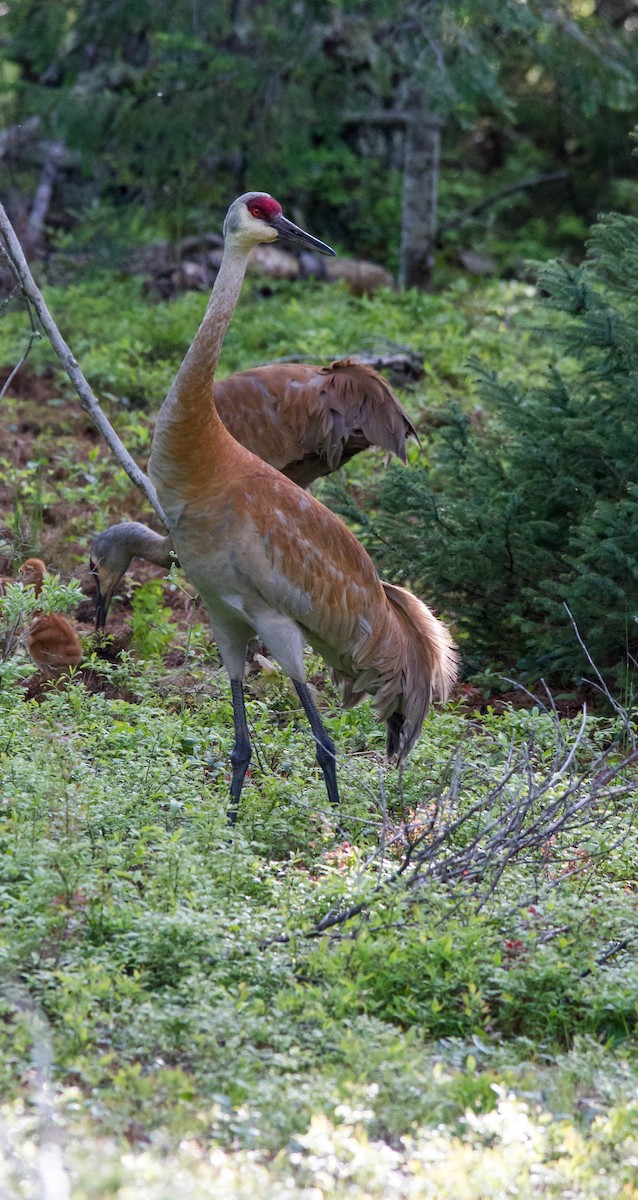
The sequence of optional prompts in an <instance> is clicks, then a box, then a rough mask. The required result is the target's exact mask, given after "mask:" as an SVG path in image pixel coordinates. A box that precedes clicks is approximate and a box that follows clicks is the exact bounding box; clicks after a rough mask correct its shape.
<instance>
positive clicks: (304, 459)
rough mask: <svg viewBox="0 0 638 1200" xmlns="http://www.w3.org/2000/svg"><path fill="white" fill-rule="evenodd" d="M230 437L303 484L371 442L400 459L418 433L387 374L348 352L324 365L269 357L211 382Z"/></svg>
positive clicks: (326, 471)
mask: <svg viewBox="0 0 638 1200" xmlns="http://www.w3.org/2000/svg"><path fill="white" fill-rule="evenodd" d="M215 402H216V404H217V409H218V412H219V415H220V417H221V419H222V421H223V422H224V425H225V426H226V428H227V429H228V430H229V431H230V432H231V433H232V435H233V437H234V438H236V439H237V441H238V442H241V444H242V445H243V446H245V447H246V448H247V449H248V450H251V451H252V453H253V454H257V455H258V456H259V457H260V458H262V459H263V460H264V461H265V462H268V463H270V465H271V466H273V467H276V468H277V469H278V470H280V471H282V472H283V473H284V474H285V475H287V476H288V478H290V479H292V480H293V481H294V482H295V483H297V484H299V485H300V486H301V487H308V485H309V484H310V483H312V482H313V480H314V479H318V478H319V477H320V476H322V475H328V474H329V473H330V472H331V471H335V470H337V469H338V467H340V466H341V465H342V464H343V463H345V462H348V461H349V459H350V458H352V457H353V455H355V454H358V453H359V452H360V451H361V450H366V449H367V448H368V447H369V446H380V447H381V448H382V449H384V450H388V451H391V452H392V453H393V454H396V455H397V456H398V457H399V458H400V459H401V460H402V461H405V444H406V439H407V438H408V437H409V436H410V435H413V436H415V437H416V432H415V430H414V427H413V425H412V422H411V421H410V418H409V417H408V415H407V413H406V412H405V410H404V409H403V408H402V406H401V404H400V403H399V401H398V400H397V398H396V396H395V395H394V392H393V391H392V389H391V387H390V386H389V384H388V383H386V381H385V379H383V377H382V376H381V375H379V374H378V373H377V372H376V371H374V370H373V369H372V368H371V367H367V366H366V365H365V364H363V363H358V362H356V361H355V360H353V359H339V360H337V361H335V362H333V363H331V365H330V366H328V367H316V366H308V365H306V364H303V363H273V364H270V365H267V366H263V367H255V368H253V369H252V370H249V371H240V372H239V373H237V374H235V375H231V376H228V377H227V378H226V379H222V380H220V381H216V382H215Z"/></svg>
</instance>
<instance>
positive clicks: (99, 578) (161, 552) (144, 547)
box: [91, 521, 177, 629]
mask: <svg viewBox="0 0 638 1200" xmlns="http://www.w3.org/2000/svg"><path fill="white" fill-rule="evenodd" d="M132 558H143V559H145V560H146V562H151V563H155V565H156V566H157V567H166V568H168V567H170V566H171V563H174V562H175V563H176V562H177V555H176V554H175V552H174V550H173V541H172V538H171V536H170V534H167V535H166V536H162V534H161V533H155V531H154V530H153V529H149V528H148V525H142V523H141V522H140V521H122V522H121V523H120V524H119V525H110V526H109V528H108V529H103V530H102V532H101V533H96V534H95V536H94V538H93V540H92V542H91V571H92V572H93V574H94V576H95V585H96V602H95V628H96V629H104V626H105V624H106V617H107V613H108V611H109V606H110V603H111V600H112V599H113V595H114V592H115V589H116V588H117V586H118V584H119V582H120V580H121V578H122V576H123V575H124V574H125V572H126V571H128V568H129V566H130V562H131V559H132Z"/></svg>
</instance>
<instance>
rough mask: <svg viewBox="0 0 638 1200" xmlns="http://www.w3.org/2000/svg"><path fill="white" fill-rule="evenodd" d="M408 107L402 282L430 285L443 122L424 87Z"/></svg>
mask: <svg viewBox="0 0 638 1200" xmlns="http://www.w3.org/2000/svg"><path fill="white" fill-rule="evenodd" d="M406 109H407V112H406V126H405V158H404V166H403V213H402V219H401V259H400V267H399V284H400V286H401V287H405V288H410V287H416V288H427V287H428V286H429V284H430V281H431V278H432V270H433V268H434V254H435V245H436V219H437V203H438V190H439V163H440V158H441V127H442V121H441V120H440V118H439V117H433V116H432V115H431V114H430V112H429V111H428V105H427V99H426V95H425V92H424V91H423V89H422V88H414V89H413V90H412V91H411V92H410V95H409V97H408V104H407V106H406Z"/></svg>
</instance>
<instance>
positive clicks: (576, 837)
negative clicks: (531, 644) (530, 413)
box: [0, 280, 638, 1200]
mask: <svg viewBox="0 0 638 1200" xmlns="http://www.w3.org/2000/svg"><path fill="white" fill-rule="evenodd" d="M309 298H310V299H309ZM49 301H50V304H51V307H52V309H53V311H54V312H55V314H56V316H57V317H59V319H60V320H61V321H62V322H63V323H65V326H64V328H65V332H66V333H67V334H68V336H69V338H70V340H71V341H72V344H73V349H74V351H75V353H76V355H77V356H78V358H79V359H80V361H81V363H82V366H83V368H84V370H85V372H86V374H87V375H88V376H89V377H90V378H91V380H92V382H93V383H94V385H95V386H96V389H97V390H98V391H100V393H101V394H102V395H105V394H106V402H107V405H108V406H109V411H110V414H111V415H112V416H113V418H114V420H115V423H116V424H117V427H118V431H119V432H120V433H121V435H122V436H123V437H124V440H125V441H126V442H127V444H128V445H129V447H130V448H131V449H132V450H133V452H134V453H135V454H136V455H137V456H138V457H139V458H140V460H141V461H142V462H143V461H144V458H145V454H146V451H147V449H148V445H149V442H150V435H151V427H152V419H153V413H154V411H155V408H156V398H157V397H158V396H159V395H160V394H162V393H163V392H164V390H165V388H166V385H167V383H168V381H169V379H170V375H171V373H172V371H173V370H174V367H175V365H176V363H177V360H178V359H179V356H180V354H181V351H182V350H183V347H184V346H185V344H186V343H187V342H188V341H189V340H190V338H191V337H192V333H193V329H194V326H195V324H196V321H197V320H198V319H199V316H200V315H201V311H202V308H203V298H202V297H201V296H192V295H191V296H184V297H181V298H180V299H179V300H177V301H175V302H174V304H172V305H163V306H155V307H152V306H150V305H149V304H148V302H147V301H146V300H144V299H143V297H142V293H141V289H140V287H139V285H138V284H137V283H134V282H131V281H124V282H122V281H118V280H112V281H110V285H109V286H108V287H107V286H105V284H104V282H101V283H98V284H95V285H89V286H88V287H82V288H81V287H79V286H78V288H76V289H74V288H68V289H66V290H65V292H64V293H61V292H60V293H56V292H55V291H54V290H53V289H52V290H51V293H50V295H49ZM526 303H527V298H526V294H525V290H524V289H522V288H521V287H520V286H519V285H494V284H491V285H487V286H482V287H481V288H477V289H472V288H471V287H469V286H468V285H467V284H466V283H463V284H460V285H458V286H457V287H456V288H455V289H452V290H451V291H450V292H449V293H447V294H446V295H445V296H442V297H441V296H439V297H436V296H419V295H416V294H412V293H410V294H408V295H403V296H399V295H396V296H395V295H390V294H386V295H384V296H380V297H377V298H374V299H372V300H369V301H355V300H353V299H352V298H351V297H349V296H348V295H347V294H346V293H345V292H343V291H341V290H340V289H339V288H332V289H325V290H322V289H321V288H319V287H313V288H312V289H310V290H309V291H306V292H305V293H304V294H303V296H302V294H301V292H300V290H298V289H296V288H293V287H289V286H288V285H285V286H281V287H280V286H278V285H276V286H275V287H274V288H273V294H272V295H271V296H270V297H269V299H268V301H267V302H266V301H260V302H257V303H255V302H254V297H253V298H252V300H251V299H250V298H249V297H248V296H247V297H246V298H245V300H244V302H243V303H242V306H241V307H240V310H239V312H238V314H237V319H236V321H235V322H234V324H233V326H232V329H231V332H230V335H229V338H228V342H227V346H226V348H225V369H226V370H232V369H237V368H239V367H242V366H246V365H248V364H250V363H254V362H256V361H260V360H265V359H271V358H275V357H277V356H278V355H282V354H290V353H293V352H296V353H300V354H304V355H306V356H308V357H309V358H317V359H325V358H329V357H330V356H332V355H335V354H342V353H347V352H352V351H353V350H357V349H361V348H364V347H365V345H366V341H367V342H370V341H374V340H375V338H377V337H378V335H379V332H380V331H382V332H383V334H384V335H385V336H386V337H389V338H391V339H392V340H393V341H396V342H404V343H406V344H409V345H410V346H412V347H413V348H415V349H417V350H421V351H423V352H424V353H425V357H426V375H425V378H424V381H423V382H422V383H421V384H419V385H417V386H416V387H415V389H414V390H413V391H412V392H411V393H408V394H406V395H405V396H403V397H402V399H403V400H404V401H405V403H406V406H407V407H408V408H409V411H410V413H411V415H413V416H414V417H415V420H416V422H417V424H418V425H419V428H420V431H421V433H422V435H423V436H422V441H423V443H424V447H425V452H426V453H427V429H428V422H429V421H431V420H432V419H435V416H434V418H433V413H434V414H435V412H436V409H437V406H439V405H441V404H442V403H443V401H444V400H445V399H446V398H447V397H449V396H450V395H453V396H455V397H457V398H458V399H459V400H461V401H462V402H463V404H464V405H466V406H470V407H471V406H472V405H473V404H474V403H475V399H474V394H473V385H472V375H471V372H470V370H469V369H468V367H467V358H468V355H469V354H475V355H478V356H479V357H480V355H481V354H482V353H483V354H486V355H487V356H488V357H489V361H490V364H491V365H492V366H494V367H498V368H499V369H502V370H503V371H505V372H506V373H507V374H509V376H510V377H511V378H517V377H518V376H519V375H520V374H521V373H529V372H535V371H539V370H541V369H542V368H543V367H544V366H545V365H546V360H545V357H544V354H545V351H544V350H543V348H542V346H541V345H539V343H538V341H537V339H536V338H535V335H534V333H533V331H530V330H526V329H525V309H526ZM20 320H21V318H18V317H14V316H11V315H10V317H9V319H8V320H7V322H6V325H5V323H3V325H5V327H6V329H7V330H8V333H7V334H6V335H5V334H3V336H4V337H5V339H6V340H5V341H4V343H1V344H2V353H1V355H0V357H2V358H3V359H4V361H5V362H7V363H11V362H15V361H17V357H19V353H18V352H17V351H16V345H17V341H16V338H17V339H18V340H19V336H18V331H19V328H20V324H19V322H20ZM80 330H81V331H82V339H80V340H79V341H78V331H80ZM47 363H49V364H50V356H49V355H48V352H47V351H46V348H45V347H38V348H36V349H35V350H34V351H33V353H32V356H31V358H30V360H29V369H30V371H33V370H34V369H36V368H37V369H38V370H40V371H45V369H48V368H47ZM3 419H4V420H3V429H2V443H1V446H0V455H1V456H2V459H3V467H4V473H3V480H2V483H1V484H0V503H1V505H2V512H3V520H4V522H5V528H4V537H5V538H6V548H7V554H6V557H5V561H4V562H3V563H2V564H0V566H1V567H2V570H7V571H9V570H11V568H12V566H15V562H16V560H17V559H18V558H19V557H20V556H21V557H24V556H25V554H26V552H27V551H31V552H36V553H41V554H43V556H44V557H45V558H46V560H47V562H49V563H51V564H52V565H53V566H54V567H56V568H57V569H58V570H59V571H61V573H62V575H63V577H64V578H65V579H68V577H69V576H70V575H73V574H76V575H78V576H79V577H80V579H81V580H82V581H83V583H84V585H85V588H86V590H87V592H88V591H89V590H90V589H89V580H88V577H87V574H86V566H85V565H84V564H86V562H87V558H88V554H87V549H88V545H89V541H90V536H91V533H92V531H93V529H95V528H102V527H104V526H106V525H108V524H109V523H111V522H112V521H114V520H116V519H118V518H120V517H127V518H129V519H134V518H137V519H142V520H145V519H148V514H147V513H146V512H145V509H144V505H143V503H142V502H141V500H140V499H139V497H138V496H137V495H136V494H135V493H134V492H133V491H132V489H131V487H130V485H129V484H128V481H127V480H126V478H125V477H124V476H123V474H122V473H121V472H119V471H117V470H114V469H113V466H112V463H111V462H110V459H109V457H108V455H107V453H106V451H104V450H103V449H102V448H101V447H100V446H99V445H98V444H97V443H96V440H95V437H94V435H93V434H92V432H91V430H90V428H89V426H88V425H87V421H86V418H85V417H84V416H83V415H82V414H80V413H79V412H78V410H77V406H76V404H75V401H73V400H72V398H71V397H70V394H69V392H68V390H67V387H66V384H65V383H64V381H63V380H61V379H60V378H59V377H58V376H56V375H51V376H46V375H40V376H38V375H34V374H32V373H31V374H28V375H27V374H26V373H24V372H23V373H22V375H21V376H18V377H17V380H16V381H14V385H13V387H12V389H11V394H10V395H9V396H7V397H5V399H4V400H3ZM477 419H480V414H479V415H478V416H477ZM411 453H412V454H415V453H417V451H416V450H413V451H411ZM379 462H380V459H379V457H375V456H363V455H361V456H359V458H358V459H357V460H355V461H354V462H353V463H352V464H351V466H350V468H349V473H350V478H351V480H353V481H354V483H353V486H355V487H358V486H365V480H366V477H368V474H369V472H370V471H374V470H376V469H378V467H379ZM153 573H155V574H157V571H156V569H152V568H148V570H147V569H146V568H144V567H141V566H140V564H138V565H137V567H136V571H135V576H136V583H135V584H134V585H130V584H126V585H123V586H122V587H121V589H120V595H121V597H122V599H121V600H120V601H119V602H118V603H116V604H115V606H114V611H113V612H112V615H111V617H110V628H111V630H112V631H113V632H114V641H113V644H112V645H111V646H110V648H109V646H108V645H107V647H106V648H102V649H99V648H98V649H96V650H95V653H91V650H92V644H91V642H90V640H89V638H88V633H89V630H90V628H91V607H92V606H91V603H90V602H88V601H86V602H85V604H84V610H85V611H84V612H83V616H84V621H83V623H82V628H83V630H84V633H85V635H87V641H86V644H87V651H88V652H89V657H88V659H87V662H86V663H85V664H84V665H83V667H82V669H81V670H78V671H77V672H75V673H74V675H73V677H72V678H71V679H70V680H68V681H66V682H64V683H62V684H60V685H59V686H53V685H50V686H48V687H42V686H40V685H38V686H37V687H33V688H27V689H26V691H25V688H24V687H23V685H22V684H20V683H16V685H15V686H5V687H4V688H3V689H2V690H0V781H1V788H0V855H1V857H0V863H1V866H0V914H1V915H0V978H1V981H2V982H1V985H0V1145H2V1148H3V1155H4V1157H3V1160H2V1165H0V1191H2V1194H3V1195H4V1194H7V1195H9V1196H16V1197H21V1196H31V1195H34V1194H41V1195H43V1196H47V1197H48V1196H50V1195H53V1192H52V1191H51V1187H52V1186H53V1185H52V1184H51V1180H53V1181H57V1187H58V1192H57V1194H59V1195H65V1194H68V1193H69V1192H70V1194H71V1195H72V1196H73V1200H83V1198H84V1197H87V1198H88V1197H95V1198H96V1200H97V1198H99V1200H103V1198H104V1197H108V1196H115V1197H120V1198H121V1200H138V1198H139V1200H147V1198H148V1200H155V1198H157V1200H160V1198H161V1200H164V1198H166V1200H169V1198H170V1200H173V1198H174V1197H175V1196H181V1195H183V1194H184V1195H187V1194H188V1195H192V1196H193V1197H195V1198H196V1197H199V1196H210V1195H214V1196H215V1197H221V1198H222V1200H224V1198H225V1197H231V1196H232V1197H242V1196H243V1197H246V1198H247V1200H252V1198H253V1197H254V1198H257V1197H265V1198H266V1200H269V1198H270V1197H273V1198H274V1197H282V1196H300V1197H306V1198H307V1200H320V1197H326V1198H328V1197H337V1198H339V1197H344V1198H345V1197H363V1198H365V1197H370V1198H371V1200H372V1198H373V1200H377V1198H378V1200H381V1198H384V1200H385V1198H386V1197H389V1198H392V1197H397V1198H403V1197H406V1200H407V1198H411V1197H437V1198H442V1200H445V1198H446V1197H450V1200H464V1198H465V1197H468V1198H469V1197H472V1200H474V1197H479V1196H480V1197H481V1198H482V1197H505V1196H511V1195H518V1196H520V1197H523V1198H526V1197H530V1198H531V1197H536V1196H538V1195H547V1196H570V1197H574V1198H576V1200H578V1198H579V1197H591V1198H592V1200H595V1198H596V1200H597V1198H599V1197H607V1196H609V1197H612V1196H613V1197H616V1196H619V1197H625V1198H631V1197H634V1196H637V1195H638V1191H637V1189H636V1185H635V1182H634V1179H635V1173H636V1161H637V1156H638V1136H637V1132H636V1130H637V1127H638V1087H637V1079H638V1073H637V1070H636V1066H637V1064H636V1024H637V1021H638V1009H637V1005H636V996H637V995H638V968H637V967H636V958H635V949H636V946H637V945H638V922H637V919H636V895H635V886H636V885H635V875H636V870H635V863H636V815H635V802H636V794H637V793H638V782H637V780H636V775H635V771H636V767H635V741H634V732H633V728H632V720H631V718H630V717H629V716H628V715H627V714H626V713H624V712H623V711H622V709H619V708H617V709H616V711H615V715H613V716H612V717H604V718H603V717H602V716H599V715H596V714H595V713H594V714H593V715H585V716H583V715H582V714H581V713H577V714H576V715H575V716H572V717H571V718H570V719H565V720H559V719H558V717H557V714H556V713H555V711H554V710H553V709H552V706H551V704H549V702H548V708H547V709H543V708H542V706H536V707H534V708H532V709H531V710H530V709H529V707H528V708H527V709H525V708H519V707H516V706H514V705H512V706H509V705H507V704H506V703H502V704H501V705H500V706H499V711H498V712H496V711H494V709H493V708H490V706H489V703H484V704H482V706H481V709H480V711H475V705H477V704H480V702H481V696H480V694H479V693H477V692H476V690H471V689H465V690H464V691H463V692H462V693H461V696H460V698H458V699H457V700H456V701H455V703H454V704H452V705H450V706H449V707H448V708H447V709H446V710H444V711H443V712H439V713H437V714H435V715H434V716H433V717H432V718H431V720H430V721H429V722H428V724H427V727H426V730H425V732H424V735H423V737H422V739H421V742H420V744H419V747H418V749H417V751H416V752H415V754H414V756H413V758H412V759H411V761H410V764H409V766H408V767H407V769H406V771H405V773H404V775H403V776H402V777H400V776H399V775H398V774H397V773H396V772H395V771H393V770H390V769H389V768H388V767H387V765H386V763H385V760H384V757H383V747H384V736H383V730H382V729H381V727H380V726H379V724H378V723H377V722H376V721H375V719H374V717H373V714H372V710H371V708H370V706H369V705H365V704H364V705H362V706H361V707H360V708H359V709H357V710H355V711H354V712H347V713H344V712H341V711H340V710H339V708H338V704H337V698H336V694H335V693H334V691H333V690H332V688H331V685H330V683H329V682H328V680H327V679H326V677H325V674H324V671H323V668H322V666H321V664H320V663H319V662H318V661H316V660H315V661H311V663H310V664H309V666H310V676H311V679H312V682H313V685H314V686H315V688H316V691H317V696H318V701H319V703H320V705H321V707H322V709H323V711H324V714H325V719H326V723H327V724H328V727H329V729H330V731H331V733H332V735H333V737H334V738H335V741H336V743H337V746H338V753H339V774H340V784H341V790H342V797H343V801H342V811H341V812H340V813H339V814H338V817H337V814H335V813H334V812H333V811H331V810H330V809H329V806H328V805H327V803H326V797H325V789H324V786H323V782H322V779H321V776H320V773H319V772H318V769H317V766H316V763H315V760H314V751H313V747H312V745H311V740H310V737H309V735H308V731H307V728H306V723H305V721H304V719H303V715H302V714H301V712H300V710H299V706H298V702H297V700H296V696H295V695H294V693H291V691H290V689H289V687H288V686H287V684H286V682H285V681H284V680H283V679H282V678H281V677H280V676H278V675H271V674H269V673H268V672H265V671H261V670H259V669H258V665H257V664H254V665H253V667H252V668H251V671H250V674H249V676H248V680H247V686H248V694H249V703H248V717H249V723H250V727H251V732H252V735H253V740H254V745H255V750H256V754H255V758H254V760H253V766H252V772H251V775H250V777H249V778H248V780H247V782H246V786H245V790H244V796H243V801H242V808H241V813H240V817H239V822H238V825H237V827H236V830H235V832H234V834H233V836H232V837H231V836H229V833H228V829H227V826H226V805H227V791H228V764H229V754H230V749H231V737H232V735H231V730H232V711H231V705H230V698H229V692H228V685H227V680H226V677H225V675H224V673H223V672H222V671H221V669H220V666H219V661H218V658H217V655H216V652H215V650H214V647H213V646H212V645H211V642H210V637H209V635H208V633H207V631H206V629H205V627H204V624H203V615H202V613H201V610H199V609H198V608H197V606H196V605H195V606H193V604H192V602H191V599H190V597H189V595H188V591H187V590H186V589H184V588H183V587H182V585H181V583H180V582H179V580H175V579H172V580H170V581H165V582H164V583H163V584H162V585H161V587H160V585H159V584H157V583H151V584H144V582H143V581H145V580H148V578H149V575H151V574H153ZM140 585H141V586H140ZM131 586H132V587H133V590H134V597H133V603H132V612H131V603H130V600H129V599H128V598H127V597H128V595H129V593H130V590H131ZM149 630H150V631H151V633H152V636H149ZM131 638H133V650H132V651H129V650H128V649H125V650H124V653H121V651H122V647H128V646H129V645H130V644H131ZM105 655H106V657H104V656H105ZM29 696H32V697H33V699H28V697H29ZM25 697H26V699H25ZM574 708H575V705H574V706H572V710H571V711H573V709H574ZM2 1172H4V1174H2ZM47 1180H48V1181H49V1182H48V1184H47V1183H46V1181H47ZM47 1187H49V1191H47V1190H46V1189H47ZM65 1188H66V1193H65V1191H64V1189H65Z"/></svg>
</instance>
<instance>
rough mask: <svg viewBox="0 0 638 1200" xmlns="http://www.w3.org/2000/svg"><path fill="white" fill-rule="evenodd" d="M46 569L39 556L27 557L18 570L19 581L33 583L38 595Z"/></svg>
mask: <svg viewBox="0 0 638 1200" xmlns="http://www.w3.org/2000/svg"><path fill="white" fill-rule="evenodd" d="M46 573H47V569H46V567H45V565H44V563H43V562H42V559H41V558H27V559H26V560H25V562H23V564H22V566H21V567H20V570H19V571H18V579H19V581H20V583H25V584H33V586H34V587H35V589H36V596H37V595H39V593H40V590H41V588H42V583H43V581H44V576H45V575H46Z"/></svg>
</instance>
